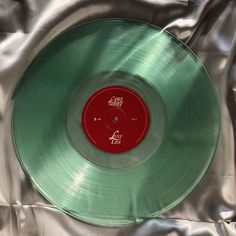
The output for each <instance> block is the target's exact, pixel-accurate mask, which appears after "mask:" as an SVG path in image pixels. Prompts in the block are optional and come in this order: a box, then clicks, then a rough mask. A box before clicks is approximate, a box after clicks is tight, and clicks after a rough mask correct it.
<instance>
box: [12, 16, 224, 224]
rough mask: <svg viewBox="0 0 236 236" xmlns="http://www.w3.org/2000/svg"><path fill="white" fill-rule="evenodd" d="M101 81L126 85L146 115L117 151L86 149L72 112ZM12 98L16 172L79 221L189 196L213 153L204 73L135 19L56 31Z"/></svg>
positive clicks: (132, 215) (214, 104) (121, 218)
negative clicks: (130, 141)
mask: <svg viewBox="0 0 236 236" xmlns="http://www.w3.org/2000/svg"><path fill="white" fill-rule="evenodd" d="M117 75H120V76H117ZM91 81H93V83H90V82H91ZM96 84H97V85H98V86H97V87H96ZM109 85H122V86H127V87H129V88H132V89H134V90H135V91H136V92H138V93H139V95H140V96H141V97H142V98H143V99H144V101H145V103H146V105H147V107H148V108H149V111H150V113H151V114H150V116H151V120H150V127H149V130H148V133H147V137H145V139H144V140H143V141H142V143H141V144H139V145H138V146H137V147H135V148H134V149H133V150H131V151H130V152H129V151H128V152H127V153H124V154H121V155H119V154H117V155H116V154H110V153H105V152H102V151H101V150H97V149H96V147H94V146H93V145H91V144H90V143H89V142H88V140H87V139H86V137H85V136H83V133H82V131H81V119H80V117H79V115H78V114H80V112H79V109H82V108H83V102H85V101H86V99H87V97H89V95H91V94H92V93H94V91H95V90H96V89H99V88H101V87H105V86H109ZM149 91H150V92H149ZM15 94H16V95H15V107H14V113H13V129H12V130H13V137H14V144H15V149H16V152H17V156H18V159H19V161H20V162H21V164H22V166H23V168H24V170H25V171H26V173H27V174H28V176H29V177H30V179H31V181H32V182H33V184H34V185H35V186H36V187H37V188H38V190H39V191H40V192H41V193H42V194H43V195H44V196H45V197H46V198H47V199H48V200H49V201H51V202H52V203H53V204H55V205H56V206H57V207H58V208H60V209H62V210H63V211H65V212H66V213H68V214H70V215H72V216H74V217H76V218H78V219H80V220H83V221H86V222H89V223H93V224H99V225H106V226H118V225H124V224H130V223H134V222H140V221H143V220H145V219H150V218H153V217H157V216H158V215H160V214H161V213H163V212H166V211H167V210H169V209H171V208H173V207H175V206H176V205H177V204H178V203H180V202H181V201H182V200H183V199H184V198H185V197H186V196H187V195H188V194H189V193H190V192H192V190H193V189H194V188H195V187H196V185H197V184H198V183H199V181H200V180H201V179H202V177H203V175H204V174H205V173H206V171H207V169H208V167H209V165H210V162H211V160H212V158H213V155H214V151H215V148H216V144H217V139H218V132H219V107H218V101H217V97H216V94H215V91H214V88H213V86H212V84H211V81H210V78H209V75H208V73H207V72H206V70H205V69H204V67H203V66H202V65H201V63H200V62H199V61H198V59H197V58H196V56H195V55H194V54H193V53H192V52H191V51H190V50H189V49H188V48H187V47H186V46H185V45H184V44H183V43H181V42H180V41H178V40H177V39H176V38H174V37H173V36H171V35H170V34H168V33H166V32H164V31H162V30H160V29H158V28H156V27H154V26H151V25H148V24H145V23H142V22H135V21H129V20H115V19H114V20H111V19H107V20H100V21H94V22H90V23H86V24H83V25H80V26H78V27H75V28H73V29H71V30H69V31H66V32H64V33H62V34H61V35H60V36H59V37H57V38H56V39H54V40H53V41H52V42H50V43H49V44H48V45H47V46H46V47H45V48H44V49H43V50H42V51H41V52H40V53H39V55H38V56H37V57H36V59H35V60H34V61H33V62H32V64H31V65H30V66H29V68H28V69H27V70H26V72H25V73H24V75H23V78H22V80H21V83H20V84H19V85H18V87H17V90H16V93H15ZM72 100H73V102H71V101H72ZM76 101H78V103H77V102H76ZM82 101H83V102H82ZM134 105H135V104H134ZM155 107H156V108H157V109H155ZM74 109H75V112H74V113H73V112H71V110H74ZM76 109H78V112H77V111H76ZM72 113H73V114H74V115H71V114H72ZM68 122H69V124H68ZM70 124H73V126H72V128H71V126H70ZM77 131H78V134H80V136H78V137H79V138H78V140H76V141H75V142H74V141H73V139H76V132H77ZM78 142H79V143H80V142H81V143H82V146H83V147H86V148H84V149H85V150H88V153H87V154H84V151H83V152H82V147H81V150H80V145H79V144H78ZM77 144H78V145H77ZM85 155H88V156H85ZM124 155H125V158H126V159H122V158H124ZM90 157H91V158H90ZM100 157H101V160H102V161H101V164H100V159H99V158H100ZM119 158H120V160H123V161H122V165H120V164H119ZM129 158H130V160H132V162H130V163H129V164H127V166H126V164H125V163H126V161H124V160H127V162H128V160H129ZM117 159H118V161H117ZM136 159H138V160H136ZM113 160H116V161H114V163H115V164H114V165H113V164H112V162H113ZM104 163H105V164H104Z"/></svg>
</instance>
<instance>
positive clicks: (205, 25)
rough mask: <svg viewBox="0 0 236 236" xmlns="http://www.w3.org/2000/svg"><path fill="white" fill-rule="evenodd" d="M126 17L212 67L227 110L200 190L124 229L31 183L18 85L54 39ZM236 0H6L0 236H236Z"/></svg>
mask: <svg viewBox="0 0 236 236" xmlns="http://www.w3.org/2000/svg"><path fill="white" fill-rule="evenodd" d="M105 17H116V18H117V17H118V18H120V17H122V18H131V19H139V20H143V21H146V22H150V23H152V24H155V25H157V26H160V27H162V28H164V29H166V30H167V31H169V32H171V33H172V34H174V35H176V36H177V37H178V38H179V39H181V40H182V41H183V42H185V43H186V44H187V45H188V46H189V47H190V48H191V49H192V50H193V51H194V52H195V53H196V55H197V56H198V57H199V58H200V60H201V61H202V63H203V64H204V65H205V66H206V68H207V70H208V72H209V74H210V76H211V78H212V81H213V83H214V85H215V87H216V90H217V93H218V96H219V101H220V109H221V118H222V119H221V133H220V139H219V143H218V147H217V151H216V153H215V157H214V161H213V163H212V165H211V167H210V169H209V171H208V173H207V175H206V176H205V178H204V179H203V181H202V182H201V184H200V185H199V186H198V188H197V189H195V191H194V192H193V193H192V194H191V195H190V196H189V197H188V198H187V199H186V200H185V201H184V202H182V203H181V204H180V205H179V206H177V207H176V208H175V209H172V210H171V211H169V212H167V213H166V214H163V215H162V216H161V217H160V218H159V219H153V220H149V221H146V222H144V223H142V224H137V225H133V226H127V227H121V228H104V227H97V226H92V225H88V224H85V223H82V222H80V221H77V220H76V219H73V218H72V217H70V216H68V215H66V214H65V213H62V212H60V211H59V210H58V209H57V208H56V207H54V206H53V205H51V204H50V203H49V202H47V201H46V200H45V199H44V198H43V197H42V196H41V195H40V193H38V191H37V190H36V189H35V188H34V187H33V186H32V185H31V184H30V182H29V180H28V179H27V177H26V176H25V174H24V172H23V171H22V169H21V167H20V165H19V163H18V161H17V159H16V155H15V152H14V149H13V144H12V139H11V114H12V107H13V104H14V100H13V99H11V96H12V93H13V90H14V87H15V85H16V83H17V81H19V78H20V76H21V75H22V73H23V71H24V70H25V68H26V67H27V66H28V65H29V63H30V62H31V61H32V59H33V58H34V57H35V55H37V53H38V52H39V51H40V49H41V48H42V47H43V46H44V45H45V44H47V42H48V41H49V40H50V39H52V38H53V37H55V36H56V35H57V34H59V33H60V32H62V31H63V30H65V29H66V28H68V27H70V26H72V25H75V24H79V23H81V22H86V21H89V20H91V19H100V18H105ZM235 52H236V1H227V0H189V1H187V0H87V1H86V0H0V236H16V235H17V236H18V235H21V236H54V235H55V236H59V235H60V236H69V235H79V236H87V235H88V236H99V235H101V236H115V235H116V236H123V235H125V236H126V235H127V236H151V235H153V236H154V235H155V236H156V235H157V236H162V235H170V236H176V235H187V236H196V235H199V236H200V235H201V236H208V235H209V236H213V235H214V236H215V235H223V236H227V235H229V236H233V235H236V223H235V213H236V184H235V150H234V149H235V141H234V140H235V139H234V134H235V133H236V54H235Z"/></svg>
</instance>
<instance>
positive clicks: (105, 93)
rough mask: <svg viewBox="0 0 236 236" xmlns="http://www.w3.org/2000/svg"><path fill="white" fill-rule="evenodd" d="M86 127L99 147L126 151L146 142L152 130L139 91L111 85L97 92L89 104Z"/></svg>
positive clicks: (84, 115)
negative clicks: (145, 137) (144, 140)
mask: <svg viewBox="0 0 236 236" xmlns="http://www.w3.org/2000/svg"><path fill="white" fill-rule="evenodd" d="M82 127H83V130H84V133H85V134H86V136H87V137H88V139H89V140H90V142H91V143H92V144H94V145H95V146H96V147H97V148H99V149H101V150H103V151H106V152H111V153H120V152H125V151H128V150H130V149H132V148H134V147H135V146H137V145H138V144H139V143H140V142H141V141H142V140H143V138H144V136H145V134H146V132H147V130H148V127H149V112H148V109H147V106H146V105H145V103H144V101H143V99H142V98H141V97H140V96H139V95H138V94H137V93H136V92H134V91H132V90H131V89H129V88H127V87H123V86H109V87H105V88H102V89H100V90H98V91H97V92H95V93H94V94H93V95H92V96H91V97H90V98H89V100H88V101H87V103H86V104H85V106H84V109H83V112H82Z"/></svg>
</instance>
